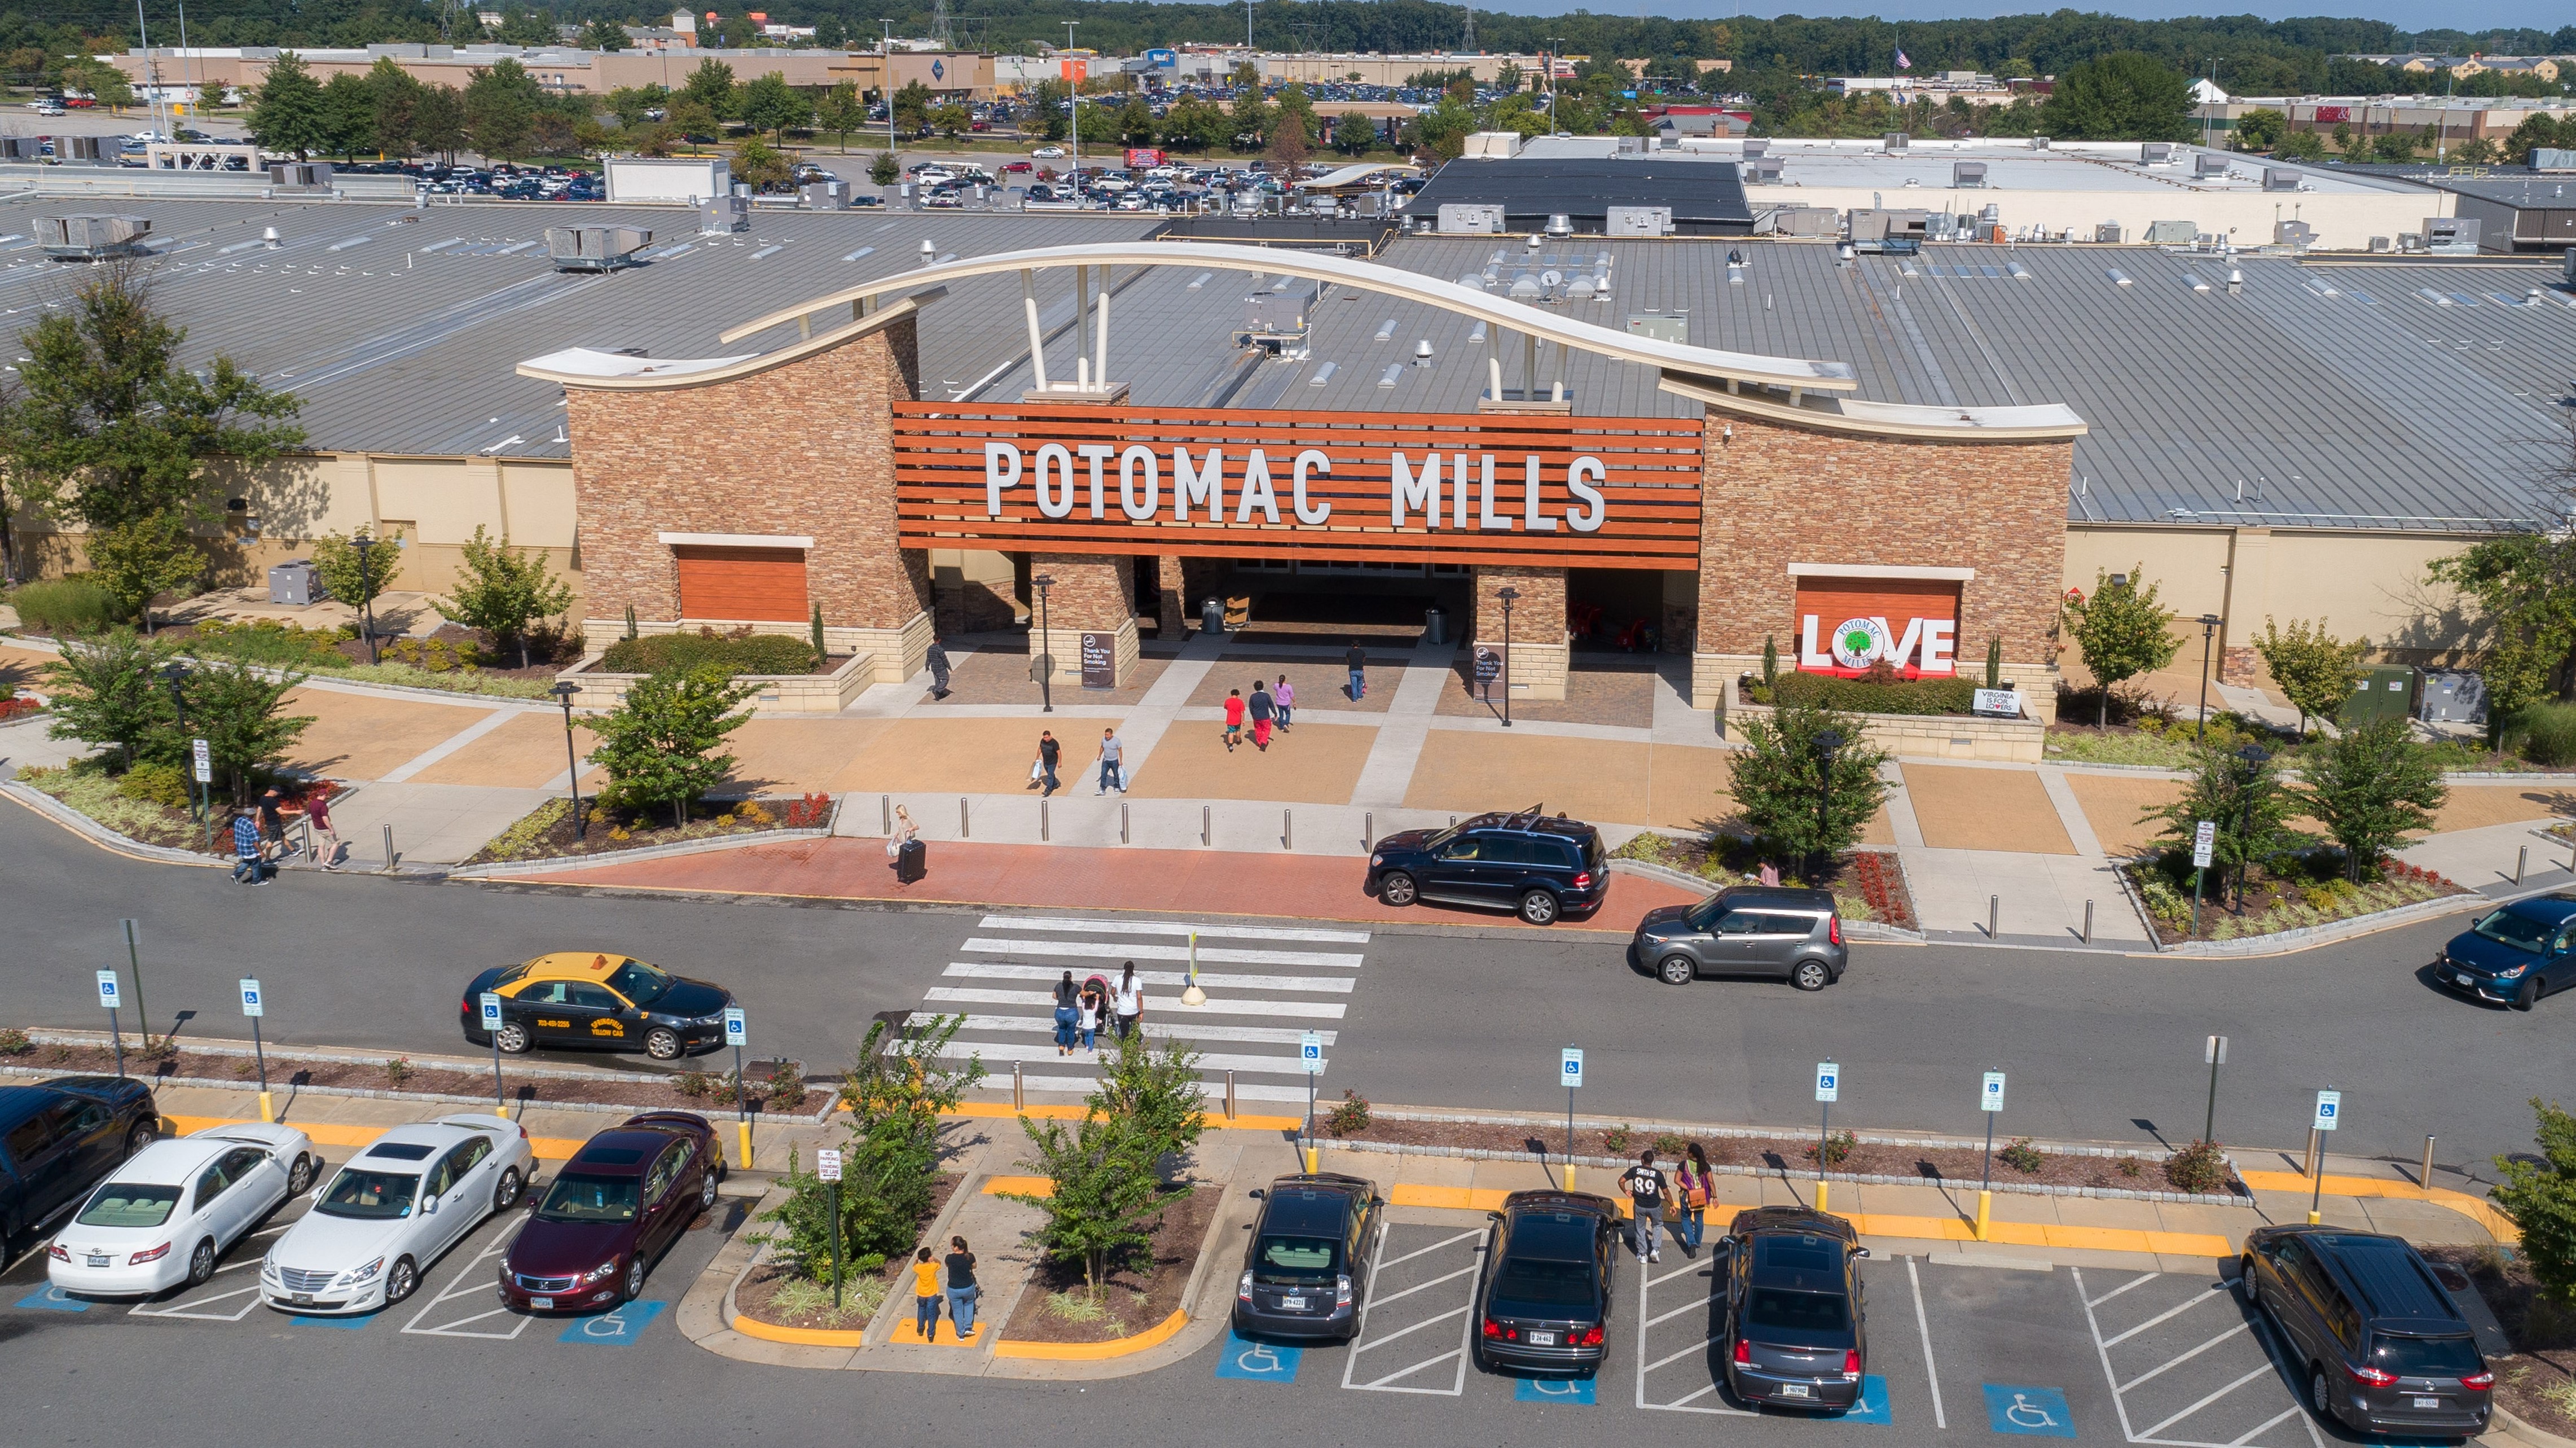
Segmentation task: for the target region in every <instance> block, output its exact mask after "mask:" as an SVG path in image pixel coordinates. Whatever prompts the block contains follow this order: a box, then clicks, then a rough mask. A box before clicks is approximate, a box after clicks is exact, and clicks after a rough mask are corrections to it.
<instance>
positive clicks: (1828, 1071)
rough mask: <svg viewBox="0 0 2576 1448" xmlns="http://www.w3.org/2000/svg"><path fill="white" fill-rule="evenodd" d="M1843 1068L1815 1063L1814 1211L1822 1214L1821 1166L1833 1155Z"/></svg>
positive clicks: (1824, 1182)
mask: <svg viewBox="0 0 2576 1448" xmlns="http://www.w3.org/2000/svg"><path fill="white" fill-rule="evenodd" d="M1842 1094H1843V1068H1842V1067H1840V1066H1838V1065H1835V1064H1834V1063H1833V1062H1831V1061H1818V1062H1817V1063H1816V1101H1817V1103H1818V1106H1817V1110H1818V1112H1819V1113H1820V1114H1819V1117H1818V1120H1817V1122H1816V1210H1817V1211H1820V1212H1821V1211H1823V1210H1825V1193H1826V1190H1827V1183H1826V1181H1825V1165H1826V1163H1827V1161H1828V1160H1830V1159H1831V1157H1832V1155H1833V1146H1834V1103H1835V1102H1836V1101H1838V1100H1840V1099H1841V1098H1842Z"/></svg>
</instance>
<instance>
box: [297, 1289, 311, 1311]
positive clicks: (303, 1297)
mask: <svg viewBox="0 0 2576 1448" xmlns="http://www.w3.org/2000/svg"><path fill="white" fill-rule="evenodd" d="M295 1305H296V1306H298V1307H311V1306H312V1305H313V1294H312V1293H310V1292H299V1293H296V1294H295Z"/></svg>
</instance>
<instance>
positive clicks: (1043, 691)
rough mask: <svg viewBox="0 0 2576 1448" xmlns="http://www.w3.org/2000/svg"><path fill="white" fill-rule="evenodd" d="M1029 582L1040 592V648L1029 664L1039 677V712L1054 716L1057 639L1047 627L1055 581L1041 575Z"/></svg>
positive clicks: (1048, 576) (1049, 576)
mask: <svg viewBox="0 0 2576 1448" xmlns="http://www.w3.org/2000/svg"><path fill="white" fill-rule="evenodd" d="M1029 582H1030V583H1031V584H1032V585H1033V586H1035V587H1036V589H1037V591H1038V647H1037V652H1036V654H1035V655H1034V656H1033V657H1031V658H1030V660H1029V664H1030V667H1031V668H1033V669H1034V670H1035V671H1036V672H1037V676H1038V702H1039V706H1040V707H1039V709H1038V712H1039V713H1041V714H1052V713H1054V712H1055V687H1054V682H1053V681H1054V677H1055V653H1054V648H1055V638H1054V634H1053V633H1052V631H1050V630H1049V629H1048V627H1047V590H1048V589H1050V588H1053V587H1055V579H1054V578H1053V577H1052V576H1051V575H1048V574H1044V573H1041V574H1039V575H1038V576H1037V577H1035V578H1032V579H1030V580H1029Z"/></svg>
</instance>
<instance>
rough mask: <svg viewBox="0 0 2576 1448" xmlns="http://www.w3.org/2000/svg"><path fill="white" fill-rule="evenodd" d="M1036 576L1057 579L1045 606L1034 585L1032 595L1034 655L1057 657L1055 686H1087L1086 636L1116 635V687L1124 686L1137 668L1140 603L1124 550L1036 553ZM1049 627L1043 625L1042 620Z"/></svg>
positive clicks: (1112, 653)
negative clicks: (1133, 593) (1084, 674)
mask: <svg viewBox="0 0 2576 1448" xmlns="http://www.w3.org/2000/svg"><path fill="white" fill-rule="evenodd" d="M1029 568H1030V570H1031V572H1032V574H1033V575H1034V576H1037V577H1043V578H1052V579H1054V580H1055V583H1054V585H1053V586H1052V587H1050V588H1049V589H1048V590H1047V592H1046V602H1045V605H1044V607H1043V608H1041V607H1040V605H1039V602H1038V595H1037V593H1036V591H1035V590H1034V589H1032V590H1031V592H1030V595H1029V653H1030V655H1031V657H1035V656H1036V655H1038V654H1041V653H1045V654H1053V655H1054V656H1055V684H1054V686H1055V687H1056V688H1057V689H1059V690H1061V689H1079V688H1081V687H1082V636H1083V635H1084V634H1085V633H1106V634H1113V635H1115V636H1116V642H1115V643H1114V644H1113V645H1112V646H1111V649H1110V657H1111V660H1112V663H1113V667H1114V673H1113V674H1112V686H1113V687H1114V686H1115V685H1117V684H1124V683H1126V682H1127V680H1128V678H1129V677H1130V676H1131V675H1133V674H1134V673H1135V671H1136V659H1137V656H1138V655H1137V646H1136V606H1135V603H1134V601H1133V600H1132V599H1130V598H1129V597H1128V593H1127V588H1128V576H1129V572H1130V569H1131V568H1132V565H1131V564H1130V563H1129V562H1128V560H1127V558H1126V557H1125V556H1124V555H1121V554H1096V553H1033V554H1031V555H1029ZM1041 620H1043V621H1044V624H1045V627H1044V629H1043V631H1042V630H1041V629H1040V627H1039V625H1040V621H1041Z"/></svg>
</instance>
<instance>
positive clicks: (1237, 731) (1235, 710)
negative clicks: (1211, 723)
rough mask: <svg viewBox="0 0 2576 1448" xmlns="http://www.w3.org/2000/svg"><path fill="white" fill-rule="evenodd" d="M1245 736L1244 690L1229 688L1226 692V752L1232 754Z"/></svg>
mask: <svg viewBox="0 0 2576 1448" xmlns="http://www.w3.org/2000/svg"><path fill="white" fill-rule="evenodd" d="M1242 738H1243V691H1242V690H1241V689H1228V690H1227V691H1226V694H1225V752H1226V753H1228V754H1232V753H1233V752H1234V746H1235V744H1236V742H1237V741H1239V740H1241V739H1242Z"/></svg>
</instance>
